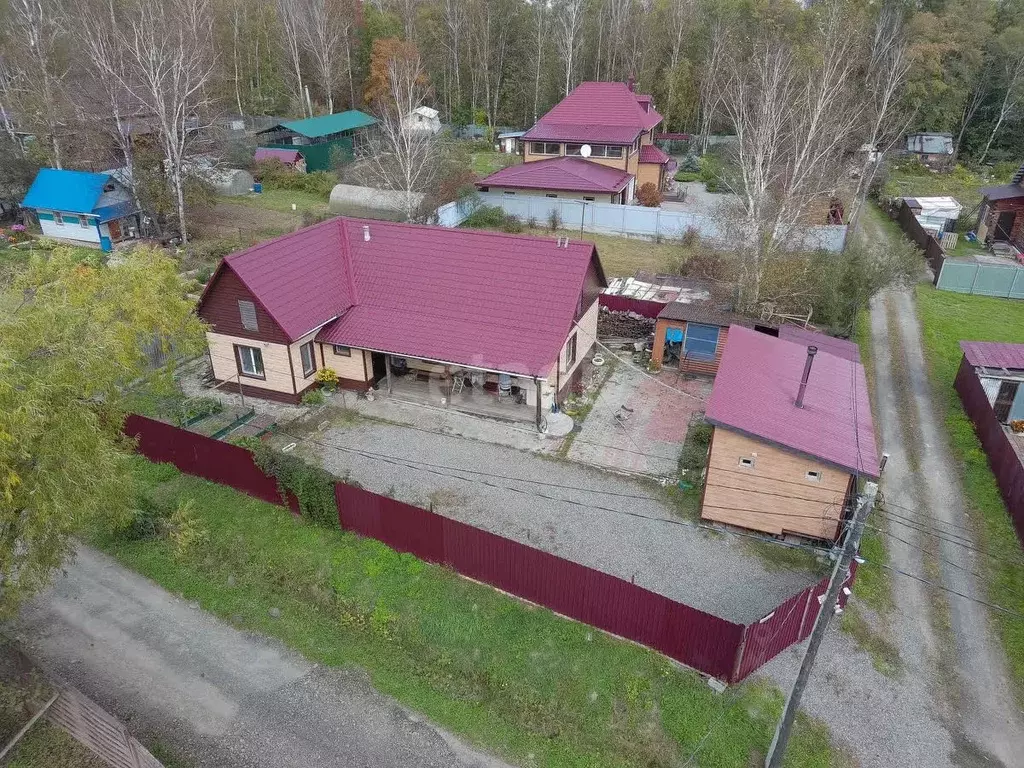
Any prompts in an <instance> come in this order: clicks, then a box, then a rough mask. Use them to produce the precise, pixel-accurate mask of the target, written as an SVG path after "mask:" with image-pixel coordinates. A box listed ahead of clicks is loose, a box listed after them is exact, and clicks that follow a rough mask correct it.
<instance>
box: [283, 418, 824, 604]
mask: <svg viewBox="0 0 1024 768" xmlns="http://www.w3.org/2000/svg"><path fill="white" fill-rule="evenodd" d="M299 429H300V426H299V425H294V424H293V425H291V426H290V427H285V428H284V431H285V432H287V433H290V434H293V435H300V436H303V435H305V434H306V433H307V432H308V429H307V430H304V431H303V432H300V431H298V430H299ZM275 439H276V440H277V441H279V442H282V443H283V442H292V441H293V440H292V438H291V437H289V436H288V435H287V434H278V436H277V437H276V438H275ZM311 439H313V440H316V441H318V442H320V443H324V444H328V445H334V446H341V447H343V448H346V449H349V450H356V451H364V452H370V453H375V454H380V455H385V456H388V457H392V458H394V459H398V460H400V461H403V462H409V463H408V464H396V463H394V462H393V461H392V462H387V461H382V460H381V459H380V458H377V457H373V456H366V455H363V454H359V453H351V452H347V451H344V450H338V449H336V448H326V449H319V448H317V447H316V446H311V445H310V444H309V443H302V444H301V445H300V447H299V448H297V449H296V450H297V451H301V452H303V453H304V454H306V455H307V456H309V457H312V456H314V455H322V456H323V461H324V464H325V466H326V467H327V469H328V470H330V471H331V472H333V473H334V474H336V475H339V476H341V477H350V478H351V479H353V480H356V481H358V482H359V483H361V484H362V485H363V486H364V487H366V488H368V489H370V490H373V491H376V492H377V493H384V494H387V495H389V496H393V497H394V498H398V499H400V500H402V501H405V502H408V503H411V504H416V505H419V506H423V507H429V506H430V505H431V502H434V505H435V506H434V511H435V512H437V513H438V514H443V515H445V516H447V517H450V518H452V519H455V520H460V521H462V522H466V523H470V524H472V525H475V526H478V527H480V528H483V529H485V530H488V531H491V532H493V533H497V534H499V535H501V536H506V537H508V538H511V539H514V540H516V541H520V542H522V543H524V544H529V545H530V546H533V547H537V548H540V549H543V550H545V551H548V552H551V553H553V554H557V555H559V556H560V557H564V558H566V559H569V560H573V561H575V562H578V563H581V564H583V565H587V566H590V567H592V568H595V569H597V570H600V571H603V572H605V573H609V574H613V575H615V576H618V577H620V578H623V579H628V580H631V581H633V582H634V583H636V584H639V585H640V586H643V587H645V588H647V589H650V590H652V591H654V592H658V593H660V594H663V595H665V596H667V597H670V598H672V599H674V600H678V601H681V602H684V603H686V604H687V605H690V606H692V607H694V608H698V609H700V610H702V611H706V612H708V613H712V614H715V615H717V616H721V617H722V618H725V619H728V620H730V621H735V622H740V623H749V622H751V621H755V620H757V619H759V618H761V617H762V616H764V615H765V614H767V613H769V612H770V611H772V610H774V608H775V607H776V606H778V605H779V603H781V602H782V601H783V600H785V599H786V598H788V597H789V596H791V595H793V594H795V593H796V592H798V591H799V590H801V589H803V588H804V587H806V586H808V585H810V584H812V583H814V582H816V581H817V580H818V579H819V578H820V577H819V576H817V575H815V574H811V573H807V572H798V571H792V570H790V571H769V570H768V569H767V568H766V566H765V564H764V562H763V561H762V560H761V559H759V558H758V557H757V556H756V555H753V554H751V553H750V552H748V551H747V550H746V549H745V548H744V547H743V545H742V543H741V542H742V540H741V539H740V538H738V537H736V536H731V535H725V534H721V533H717V532H710V531H705V530H701V529H698V528H696V527H694V526H693V525H692V524H690V523H688V522H686V521H682V520H681V519H680V518H678V517H677V516H676V515H675V514H674V511H673V509H672V508H671V507H670V506H669V505H668V504H666V503H664V502H662V501H661V500H659V499H656V498H651V496H652V495H653V494H656V493H657V492H658V489H657V487H656V486H653V485H652V484H650V483H640V482H635V481H632V480H627V479H625V478H623V477H620V476H617V475H611V474H609V473H605V472H602V471H599V470H593V469H589V468H584V467H580V466H578V465H575V464H572V463H571V462H565V461H556V460H553V459H546V458H543V457H541V456H537V455H533V454H528V453H525V452H522V451H517V450H514V449H511V448H506V447H502V446H497V445H490V444H486V443H481V442H477V441H473V440H467V439H463V438H457V437H451V436H448V435H439V434H433V433H430V432H425V431H421V430H415V429H410V428H406V427H402V426H397V425H391V424H380V423H373V422H360V423H357V424H355V425H354V426H351V427H348V428H344V429H342V428H337V427H328V428H326V429H324V430H323V431H320V432H314V433H313V435H312V438H311ZM416 462H421V463H420V464H416ZM422 462H429V463H430V464H433V465H439V466H441V467H444V469H438V468H437V466H434V467H427V466H423V464H422ZM451 467H457V468H459V469H455V470H452V469H447V468H451ZM472 471H477V472H481V473H489V474H493V475H501V476H504V478H511V479H504V478H497V477H487V476H481V475H476V474H472ZM538 494H543V498H541V497H539V496H538ZM598 507H601V508H600V509H599V508H598Z"/></svg>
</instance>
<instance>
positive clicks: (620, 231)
mask: <svg viewBox="0 0 1024 768" xmlns="http://www.w3.org/2000/svg"><path fill="white" fill-rule="evenodd" d="M619 234H620V235H624V234H626V206H625V205H623V206H622V226H621V227H619Z"/></svg>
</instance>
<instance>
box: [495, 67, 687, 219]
mask: <svg viewBox="0 0 1024 768" xmlns="http://www.w3.org/2000/svg"><path fill="white" fill-rule="evenodd" d="M661 120H662V117H661V115H660V114H658V112H657V110H655V109H654V104H653V103H652V98H651V97H650V96H648V95H646V94H639V93H634V91H633V81H632V80H630V81H629V82H628V83H595V82H588V83H580V85H578V86H577V87H576V88H575V89H574V90H573V91H572V93H570V94H569V95H568V96H566V97H565V98H564V99H562V101H560V102H559V103H558V104H556V105H555V106H554V107H552V108H551V110H550V111H549V112H548V113H547V114H545V115H544V116H543V117H542V118H541V119H540V120H538V121H537V124H536V125H534V126H533V127H532V128H531V129H530V130H528V131H527V132H526V133H525V134H523V136H522V137H521V139H520V141H521V142H522V144H523V147H524V151H523V161H524V162H523V164H522V165H516V166H511V167H509V168H503V169H502V170H500V171H497V172H496V173H492V174H491V175H490V176H487V177H486V178H484V179H482V180H480V181H479V182H477V187H478V188H479V189H480V190H481V191H483V192H502V193H504V194H506V195H543V196H546V197H554V198H568V199H574V200H594V201H595V202H604V203H622V204H628V203H630V202H632V200H633V198H634V197H635V196H636V191H637V190H638V189H639V188H640V187H642V186H643V185H644V184H647V183H650V184H654V185H655V186H656V187H658V189H661V188H662V187H663V186H664V184H665V175H666V173H667V172H668V171H669V170H670V165H671V163H672V160H671V158H670V157H669V156H668V155H666V154H665V153H664V152H662V151H661V150H660V149H658V148H657V147H656V146H654V132H655V129H656V128H657V127H658V125H659V124H660V123H661Z"/></svg>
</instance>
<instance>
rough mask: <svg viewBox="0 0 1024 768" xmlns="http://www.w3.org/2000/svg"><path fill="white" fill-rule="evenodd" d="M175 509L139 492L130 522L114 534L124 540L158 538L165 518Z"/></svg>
mask: <svg viewBox="0 0 1024 768" xmlns="http://www.w3.org/2000/svg"><path fill="white" fill-rule="evenodd" d="M156 466H166V465H156ZM173 511H174V510H173V509H171V508H170V507H169V506H166V505H163V504H158V503H157V502H155V501H154V500H153V499H151V498H150V497H149V496H147V495H146V494H144V493H139V494H138V495H137V496H136V498H135V505H134V508H133V509H132V510H131V516H130V518H129V519H128V522H127V523H126V524H125V525H123V526H122V527H121V528H119V529H118V530H117V531H115V532H114V535H115V537H116V538H118V539H120V540H122V541H142V540H144V539H153V538H156V537H157V536H158V535H160V531H161V528H162V526H163V522H164V520H166V519H167V518H169V517H170V516H171V513H172V512H173Z"/></svg>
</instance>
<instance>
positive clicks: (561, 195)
mask: <svg viewBox="0 0 1024 768" xmlns="http://www.w3.org/2000/svg"><path fill="white" fill-rule="evenodd" d="M506 189H507V190H508V191H509V192H512V193H513V194H514V195H515V196H516V197H547V196H548V193H551V194H553V195H557V196H558V198H557V199H559V200H582V199H583V198H584V197H592V198H594V202H595V203H617V202H619V194H620V193H618V192H616V193H615V194H609V193H607V192H566V191H564V190H558V189H521V188H519V187H515V188H512V187H496V186H494V185H493V184H492V185H490V186H488V187H487V191H488V192H494V193H498V194H505V190H506ZM542 223H544V222H542Z"/></svg>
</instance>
